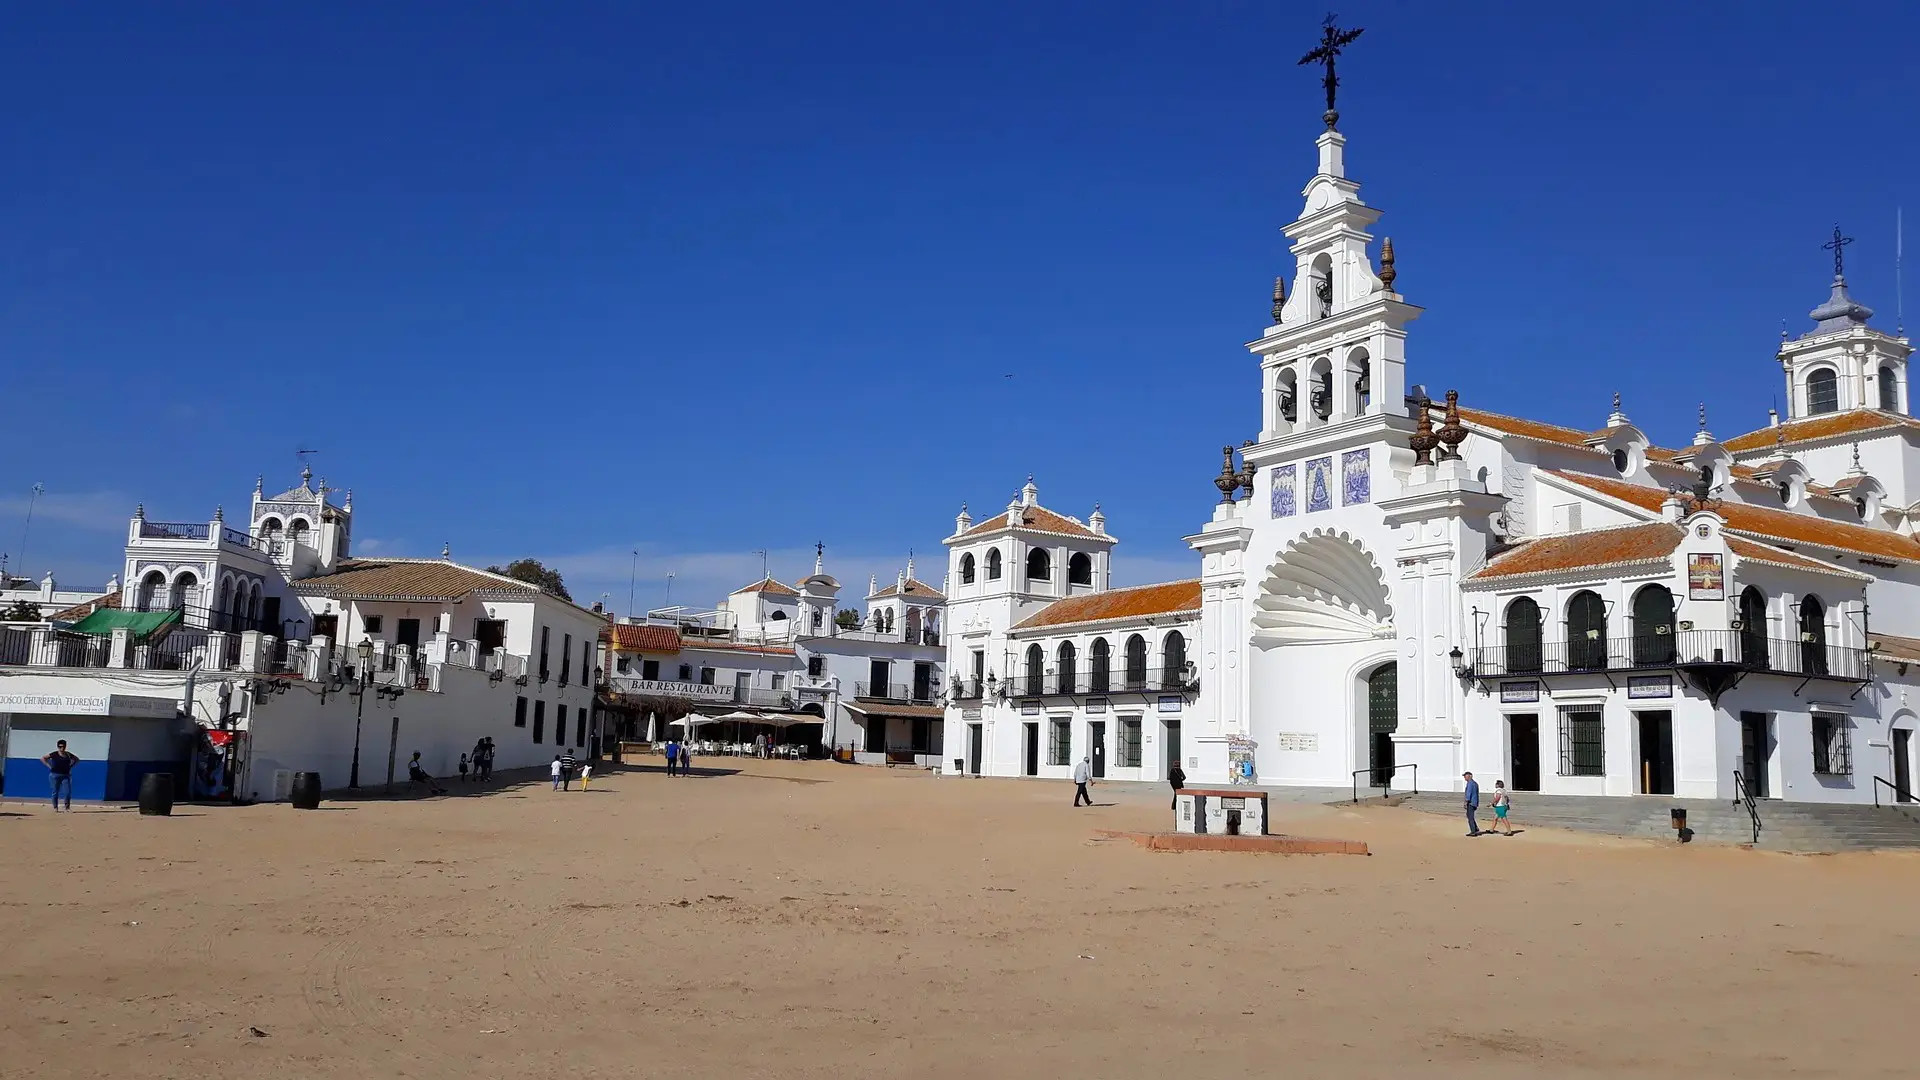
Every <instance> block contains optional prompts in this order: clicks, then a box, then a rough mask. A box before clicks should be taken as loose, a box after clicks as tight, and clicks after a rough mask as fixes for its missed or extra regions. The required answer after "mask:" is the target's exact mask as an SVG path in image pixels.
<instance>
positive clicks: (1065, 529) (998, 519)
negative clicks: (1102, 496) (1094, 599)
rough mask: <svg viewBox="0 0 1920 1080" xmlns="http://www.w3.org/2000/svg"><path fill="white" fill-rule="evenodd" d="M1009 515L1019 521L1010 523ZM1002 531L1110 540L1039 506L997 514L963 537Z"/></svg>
mask: <svg viewBox="0 0 1920 1080" xmlns="http://www.w3.org/2000/svg"><path fill="white" fill-rule="evenodd" d="M1008 513H1018V515H1019V519H1018V520H1017V521H1014V522H1011V523H1010V522H1009V521H1008V520H1007V516H1008ZM1002 529H1030V530H1032V531H1034V532H1044V533H1057V534H1059V535H1061V536H1093V537H1099V538H1100V539H1102V540H1106V539H1109V537H1105V536H1101V535H1100V534H1099V533H1097V532H1094V531H1093V530H1092V529H1089V528H1087V527H1086V526H1085V525H1082V524H1080V523H1079V522H1077V521H1073V520H1071V519H1069V518H1065V517H1062V516H1060V515H1059V514H1056V513H1054V512H1053V511H1051V510H1049V509H1047V508H1046V507H1044V506H1040V505H1037V504H1036V505H1034V506H1023V507H1021V508H1020V509H1019V510H1018V511H1017V512H1016V511H1008V512H1005V513H999V514H995V515H993V516H992V517H990V518H988V519H987V520H985V521H983V522H981V523H980V524H978V525H975V526H974V527H973V528H971V529H968V530H967V531H966V532H965V533H963V534H962V535H964V536H985V535H986V534H987V533H993V532H999V531H1000V530H1002Z"/></svg>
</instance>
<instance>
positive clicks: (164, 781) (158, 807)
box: [140, 772, 173, 817]
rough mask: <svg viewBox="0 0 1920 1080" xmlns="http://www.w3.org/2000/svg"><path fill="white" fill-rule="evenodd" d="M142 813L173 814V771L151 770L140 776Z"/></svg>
mask: <svg viewBox="0 0 1920 1080" xmlns="http://www.w3.org/2000/svg"><path fill="white" fill-rule="evenodd" d="M140 814H141V816H142V817H170V816H172V814H173V774H172V773H163V772H150V773H148V774H147V775H145V776H143V777H141V778H140Z"/></svg>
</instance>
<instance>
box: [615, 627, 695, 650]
mask: <svg viewBox="0 0 1920 1080" xmlns="http://www.w3.org/2000/svg"><path fill="white" fill-rule="evenodd" d="M603 636H604V637H605V639H606V641H607V644H609V645H611V646H613V648H615V649H617V650H619V651H620V652H650V653H677V652H679V651H680V631H679V630H678V629H677V628H675V627H671V626H647V625H644V624H635V623H616V624H615V625H613V626H609V627H607V630H606V633H605V635H603Z"/></svg>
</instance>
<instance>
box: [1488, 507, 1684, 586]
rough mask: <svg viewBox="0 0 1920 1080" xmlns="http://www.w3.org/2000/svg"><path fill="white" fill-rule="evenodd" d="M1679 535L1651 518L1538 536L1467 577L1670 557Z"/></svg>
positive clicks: (1590, 566)
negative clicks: (1561, 534)
mask: <svg viewBox="0 0 1920 1080" xmlns="http://www.w3.org/2000/svg"><path fill="white" fill-rule="evenodd" d="M1682 535H1683V534H1682V533H1681V531H1680V527H1679V526H1678V525H1674V524H1672V523H1670V522H1665V521H1654V522H1649V523H1647V524H1645V525H1628V526H1625V527H1623V528H1618V529H1594V530H1592V531H1590V532H1580V533H1571V534H1569V535H1566V536H1548V537H1542V538H1541V539H1538V540H1529V541H1527V542H1525V543H1523V544H1521V545H1520V546H1519V547H1517V548H1514V549H1513V550H1511V551H1506V552H1503V553H1501V554H1499V555H1496V556H1494V557H1493V559H1492V560H1490V561H1489V562H1488V563H1487V565H1485V566H1483V567H1481V568H1480V569H1479V570H1478V571H1475V572H1474V574H1473V575H1472V577H1471V578H1470V579H1469V580H1478V581H1483V580H1486V579H1488V578H1503V577H1517V576H1520V575H1522V574H1546V573H1553V572H1556V571H1561V570H1584V569H1596V568H1599V567H1602V566H1624V565H1627V564H1630V563H1654V562H1664V561H1667V560H1668V559H1670V558H1671V557H1672V555H1673V549H1674V548H1677V547H1679V546H1680V538H1681V536H1682Z"/></svg>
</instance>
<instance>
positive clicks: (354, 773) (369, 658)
mask: <svg viewBox="0 0 1920 1080" xmlns="http://www.w3.org/2000/svg"><path fill="white" fill-rule="evenodd" d="M355 651H356V652H358V653H359V654H360V669H359V670H358V671H356V672H354V676H355V678H354V682H357V683H359V684H360V685H359V688H358V692H357V693H356V694H355V695H354V696H355V697H358V698H359V699H360V701H359V704H358V705H356V706H354V711H353V765H352V767H351V768H350V769H349V770H348V772H347V786H348V787H350V788H353V789H355V790H356V791H357V790H359V787H360V719H361V717H364V716H366V715H367V685H368V684H369V683H371V682H373V639H372V638H371V637H363V638H361V639H360V644H359V646H358V647H357V648H356V649H355Z"/></svg>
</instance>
